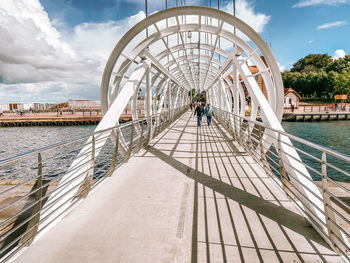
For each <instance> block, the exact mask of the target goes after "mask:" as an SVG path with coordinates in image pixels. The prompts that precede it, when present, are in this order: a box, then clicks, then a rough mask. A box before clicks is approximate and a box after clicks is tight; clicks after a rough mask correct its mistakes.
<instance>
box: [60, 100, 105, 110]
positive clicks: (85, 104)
mask: <svg viewBox="0 0 350 263" xmlns="http://www.w3.org/2000/svg"><path fill="white" fill-rule="evenodd" d="M67 106H68V108H70V109H86V108H88V109H101V102H100V101H98V100H70V101H68V102H67Z"/></svg>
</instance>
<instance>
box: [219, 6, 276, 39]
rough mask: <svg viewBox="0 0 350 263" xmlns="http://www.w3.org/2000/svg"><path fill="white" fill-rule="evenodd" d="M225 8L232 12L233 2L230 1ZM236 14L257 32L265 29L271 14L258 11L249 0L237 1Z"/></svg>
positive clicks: (226, 10)
mask: <svg viewBox="0 0 350 263" xmlns="http://www.w3.org/2000/svg"><path fill="white" fill-rule="evenodd" d="M223 10H224V11H225V12H227V13H230V14H232V10H233V4H232V2H229V3H228V4H227V5H226V6H225V7H224V8H223ZM236 16H237V17H238V18H239V19H241V20H242V21H243V22H245V23H247V24H248V25H250V26H251V27H252V28H253V29H254V30H255V31H256V32H258V33H261V32H263V31H264V29H265V26H266V24H267V23H268V22H269V21H270V16H268V15H265V14H262V13H259V12H256V11H255V10H254V6H253V5H252V3H250V2H248V1H247V0H240V1H237V3H236Z"/></svg>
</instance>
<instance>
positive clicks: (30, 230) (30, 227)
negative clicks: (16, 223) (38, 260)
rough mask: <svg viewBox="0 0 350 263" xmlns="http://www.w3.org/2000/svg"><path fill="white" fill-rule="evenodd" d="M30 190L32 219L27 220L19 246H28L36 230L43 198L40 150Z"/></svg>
mask: <svg viewBox="0 0 350 263" xmlns="http://www.w3.org/2000/svg"><path fill="white" fill-rule="evenodd" d="M31 192H33V194H31V195H30V197H29V199H34V202H35V204H34V206H33V208H32V211H31V215H30V217H32V219H30V220H29V222H28V224H27V227H25V230H24V233H26V232H27V233H26V234H25V235H23V236H22V238H21V240H20V242H19V243H20V244H19V245H20V246H21V245H24V246H30V245H31V244H32V242H33V241H34V238H35V236H36V234H37V232H38V227H39V222H40V211H41V208H42V198H43V164H42V158H41V153H40V152H39V153H38V178H37V180H36V182H35V185H34V186H33V188H32V190H31Z"/></svg>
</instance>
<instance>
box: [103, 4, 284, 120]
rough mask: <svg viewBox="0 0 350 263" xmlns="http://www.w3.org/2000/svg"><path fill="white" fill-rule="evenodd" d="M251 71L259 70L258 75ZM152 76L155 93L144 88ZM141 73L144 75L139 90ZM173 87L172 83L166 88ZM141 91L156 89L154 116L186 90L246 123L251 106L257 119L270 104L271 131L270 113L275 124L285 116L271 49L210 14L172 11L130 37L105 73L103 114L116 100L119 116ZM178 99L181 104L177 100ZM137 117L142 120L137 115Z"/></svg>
mask: <svg viewBox="0 0 350 263" xmlns="http://www.w3.org/2000/svg"><path fill="white" fill-rule="evenodd" d="M249 65H253V66H254V69H255V71H254V73H252V72H251V70H250V66H249ZM148 67H151V68H150V69H148ZM147 69H148V70H149V71H150V74H151V75H152V77H151V82H150V83H149V85H150V87H145V86H146V84H147V81H146V82H143V79H144V78H147V74H146V71H147ZM136 72H137V73H139V75H138V78H137V80H136V82H137V83H136V82H135V76H136V74H137V73H136ZM258 79H261V80H262V81H263V86H264V92H265V94H263V93H262V92H261V89H260V88H259V85H258V83H257V80H258ZM169 82H170V83H171V84H170V85H169V84H168V85H166V83H169ZM131 83H132V84H133V87H134V89H133V92H130V93H128V94H127V96H126V92H123V90H124V89H125V88H129V89H130V84H131ZM139 87H144V89H145V90H147V89H152V94H153V107H152V108H153V109H154V108H155V106H154V105H157V104H158V105H160V103H159V100H160V98H162V95H163V96H165V94H166V91H167V89H168V88H169V89H171V91H172V92H171V93H172V94H173V95H175V96H177V95H176V94H178V95H179V96H182V94H184V93H185V95H186V96H187V92H185V91H189V90H192V89H196V90H197V91H200V90H202V91H205V92H206V94H207V98H208V100H209V101H210V102H211V103H212V104H214V105H216V106H219V107H220V108H222V109H226V110H229V111H231V110H232V108H233V109H234V112H235V113H237V114H240V115H242V116H244V115H245V111H246V101H247V100H249V101H250V104H251V115H250V116H251V118H253V119H255V118H256V116H257V113H258V110H259V107H258V106H262V104H264V103H265V100H266V99H267V103H268V104H269V106H270V107H268V108H269V109H265V108H266V107H264V109H262V108H260V115H261V116H262V118H263V120H264V122H265V123H266V124H269V121H268V118H266V116H270V115H271V110H272V111H273V112H274V114H273V115H274V116H276V121H278V122H279V121H280V120H281V117H282V110H283V88H282V87H283V85H282V79H281V74H280V72H279V68H278V65H277V63H276V61H275V59H274V57H273V54H272V53H271V51H270V49H269V47H268V46H267V45H266V43H265V42H264V41H263V40H262V39H261V37H260V36H259V35H258V34H257V33H256V32H255V31H254V30H253V29H252V28H251V27H250V26H248V25H247V24H245V23H244V22H243V21H241V20H239V19H238V18H236V17H233V16H231V15H230V14H227V13H225V12H222V11H219V10H216V9H212V8H207V7H198V6H196V7H190V6H186V7H177V8H172V9H168V10H165V11H162V12H159V13H156V14H154V15H151V16H150V17H148V18H146V19H144V20H143V21H141V22H139V23H138V24H137V25H135V26H134V27H133V28H132V29H130V30H129V32H127V33H126V34H125V35H124V37H123V38H122V39H121V40H120V41H119V43H118V44H117V46H116V47H115V48H114V50H113V52H112V54H111V56H110V58H109V60H108V63H107V65H106V68H105V72H104V74H103V80H102V85H101V102H102V107H103V111H104V112H105V113H106V112H107V110H108V109H109V108H111V107H112V105H113V103H114V102H115V101H116V99H117V98H118V100H117V103H116V104H118V107H116V106H115V107H114V108H115V109H114V110H113V111H114V112H115V113H116V114H117V115H118V113H119V112H121V110H123V109H124V107H125V106H126V103H127V102H128V101H129V100H130V99H131V98H132V96H133V95H134V92H135V90H136V89H135V88H139ZM177 89H179V90H180V91H179V93H178V92H177V91H176V90H177ZM264 95H265V96H264ZM146 97H147V96H146ZM168 97H169V96H168ZM263 97H264V98H263ZM119 98H120V100H119ZM265 98H266V99H265ZM135 99H137V96H134V98H133V100H135ZM173 99H174V101H175V102H176V101H177V97H175V98H173ZM121 101H123V103H121ZM133 104H134V105H136V104H135V103H133ZM145 106H146V114H150V113H151V111H149V110H147V104H146V105H145ZM117 108H118V109H117ZM122 108H123V109H122ZM158 111H161V108H159V109H158ZM273 112H272V113H273ZM133 113H134V111H133ZM118 117H119V116H118ZM133 118H137V116H136V114H133ZM269 126H271V125H269Z"/></svg>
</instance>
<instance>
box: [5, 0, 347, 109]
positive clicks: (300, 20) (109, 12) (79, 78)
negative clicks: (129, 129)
mask: <svg viewBox="0 0 350 263" xmlns="http://www.w3.org/2000/svg"><path fill="white" fill-rule="evenodd" d="M176 2H177V3H178V5H182V4H186V5H205V4H206V3H210V2H211V4H212V7H215V8H217V7H218V2H217V1H214V0H171V1H170V0H168V7H174V6H175V5H176ZM144 5H145V1H144V0H90V1H89V0H0V103H2V102H49V103H59V102H64V101H67V100H69V99H90V100H99V93H100V92H99V87H100V83H101V79H102V73H103V69H104V67H105V64H106V61H107V59H108V57H109V55H110V53H111V51H112V49H113V47H114V46H115V45H116V44H117V42H118V40H119V39H120V38H121V37H122V36H123V35H124V34H125V33H126V32H127V30H128V29H130V28H131V27H132V26H133V25H134V24H135V23H137V22H139V21H141V20H142V19H143V18H144V17H145V6H144ZM219 8H220V9H222V10H224V11H227V12H230V13H231V12H232V1H224V0H221V1H220V2H219ZM163 9H165V0H148V13H149V14H150V13H153V12H156V11H159V10H163ZM236 14H237V17H238V18H240V19H242V20H243V21H245V22H246V23H248V24H249V25H250V26H252V27H253V28H254V29H255V30H256V31H257V32H258V33H259V34H260V35H261V36H262V38H263V39H264V40H265V41H266V42H267V43H268V45H269V46H270V47H271V49H272V52H273V53H274V55H275V58H276V60H277V61H278V63H279V65H280V70H281V71H283V70H286V69H289V68H290V67H291V66H292V65H293V63H295V62H296V61H297V60H298V59H300V58H302V57H304V56H306V55H308V54H310V53H327V54H329V55H330V56H332V57H333V58H334V59H337V58H339V57H342V56H344V55H345V54H350V16H349V14H350V0H283V1H276V0H236Z"/></svg>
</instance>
